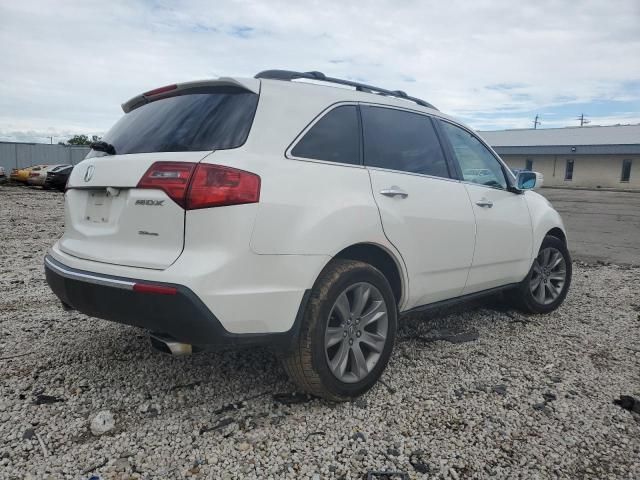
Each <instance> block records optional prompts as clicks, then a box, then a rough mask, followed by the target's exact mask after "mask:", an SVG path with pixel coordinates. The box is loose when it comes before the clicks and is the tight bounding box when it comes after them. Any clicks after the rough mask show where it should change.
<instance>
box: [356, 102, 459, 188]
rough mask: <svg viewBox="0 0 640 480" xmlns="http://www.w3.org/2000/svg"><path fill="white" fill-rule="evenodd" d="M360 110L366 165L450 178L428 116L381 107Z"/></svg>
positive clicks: (366, 107) (368, 107) (367, 107)
mask: <svg viewBox="0 0 640 480" xmlns="http://www.w3.org/2000/svg"><path fill="white" fill-rule="evenodd" d="M361 111H362V126H363V132H364V162H365V165H369V166H371V167H379V168H388V169H391V170H400V171H402V172H411V173H420V174H422V175H431V176H434V177H443V178H450V174H449V169H448V168H447V162H446V160H445V157H444V154H443V152H442V147H441V146H440V142H439V140H438V137H437V135H436V132H435V129H434V128H433V124H432V123H431V119H430V118H429V117H427V116H426V115H420V114H417V113H411V112H406V111H403V110H395V109H391V108H384V107H372V106H362V107H361Z"/></svg>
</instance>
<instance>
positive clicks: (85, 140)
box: [59, 135, 102, 145]
mask: <svg viewBox="0 0 640 480" xmlns="http://www.w3.org/2000/svg"><path fill="white" fill-rule="evenodd" d="M101 138H102V137H99V136H98V135H91V138H89V137H88V136H87V135H74V136H73V137H71V138H70V139H69V140H67V141H66V142H59V143H60V145H91V143H93V142H97V141H98V140H100V139H101Z"/></svg>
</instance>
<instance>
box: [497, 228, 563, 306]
mask: <svg viewBox="0 0 640 480" xmlns="http://www.w3.org/2000/svg"><path fill="white" fill-rule="evenodd" d="M571 275H572V268H571V255H570V254H569V250H568V249H567V245H566V244H565V243H564V242H563V241H562V240H560V239H559V238H556V237H552V236H551V235H547V236H546V237H544V240H543V241H542V245H541V246H540V251H539V252H538V255H537V257H536V258H535V259H534V261H533V265H532V266H531V270H529V273H528V275H527V276H526V277H525V279H524V280H523V281H522V282H521V283H520V285H518V287H516V288H515V289H514V290H512V291H511V292H508V294H507V295H508V297H509V299H510V300H511V302H512V303H513V304H514V306H515V307H517V308H519V309H520V310H522V311H524V312H527V313H549V312H552V311H554V310H555V309H556V308H558V307H559V306H560V305H562V302H564V299H565V298H566V296H567V292H568V291H569V286H570V285H571Z"/></svg>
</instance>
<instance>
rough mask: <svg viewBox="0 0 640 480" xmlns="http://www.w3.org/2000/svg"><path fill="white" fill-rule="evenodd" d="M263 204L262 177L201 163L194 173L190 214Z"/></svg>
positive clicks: (190, 193)
mask: <svg viewBox="0 0 640 480" xmlns="http://www.w3.org/2000/svg"><path fill="white" fill-rule="evenodd" d="M259 200H260V177H259V176H258V175H256V174H255V173H250V172H245V171H244V170H238V169H236V168H231V167H224V166H221V165H211V164H207V163H199V164H198V166H197V167H196V169H195V172H194V173H193V177H192V179H191V183H190V185H189V191H188V192H187V203H186V207H187V209H188V210H194V209H197V208H208V207H221V206H225V205H240V204H244V203H256V202H258V201H259Z"/></svg>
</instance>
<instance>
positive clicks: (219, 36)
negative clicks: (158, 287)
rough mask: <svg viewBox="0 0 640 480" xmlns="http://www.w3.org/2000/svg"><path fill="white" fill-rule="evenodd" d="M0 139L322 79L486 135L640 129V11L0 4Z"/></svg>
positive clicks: (37, 136) (629, 1)
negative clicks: (158, 100) (237, 80)
mask: <svg viewBox="0 0 640 480" xmlns="http://www.w3.org/2000/svg"><path fill="white" fill-rule="evenodd" d="M0 45H2V46H3V48H2V53H1V54H0V140H20V141H48V140H47V139H46V137H48V136H54V137H56V138H54V141H59V140H63V139H64V137H65V136H69V135H71V134H74V133H87V134H103V133H104V132H105V131H106V130H108V129H109V127H110V126H111V125H112V124H113V123H114V122H115V121H116V120H117V119H118V117H119V116H120V115H122V111H121V110H120V104H121V103H122V102H123V101H125V100H127V99H128V98H130V97H132V96H134V95H136V94H138V93H141V92H143V91H146V90H149V89H152V88H155V87H158V86H162V85H165V84H169V83H174V82H180V81H187V80H195V79H201V78H211V77H217V76H253V75H254V74H255V73H257V72H258V71H260V70H265V69H269V68H283V69H291V70H305V71H306V70H320V71H323V72H324V73H326V74H330V75H332V76H338V77H345V78H350V79H355V80H360V81H365V82H368V83H372V84H377V85H380V86H383V87H386V88H389V89H402V90H405V91H407V92H408V93H409V94H410V95H414V96H417V97H421V98H424V99H426V100H428V101H429V102H432V103H433V104H435V105H436V106H438V107H439V108H440V109H441V110H443V111H445V112H447V113H450V114H453V115H455V116H457V117H459V118H461V119H462V120H464V121H466V122H467V123H469V124H470V125H471V126H472V127H474V128H477V129H497V128H521V127H528V126H530V125H531V122H532V120H533V117H534V116H535V115H536V113H538V114H540V117H541V120H542V127H554V126H565V125H576V124H577V121H576V120H575V117H577V116H578V115H580V113H583V112H584V113H585V114H586V115H587V116H588V118H590V119H591V121H592V124H604V125H606V124H614V123H638V122H640V1H638V0H608V1H607V0H601V1H560V0H559V1H550V0H538V1H536V2H526V3H525V2H516V1H502V0H493V1H490V0H475V1H456V0H447V1H442V0H440V1H422V2H418V1H415V2H411V1H401V0H396V1H388V2H387V1H372V2H346V1H335V2H334V1H332V0H325V1H318V2H306V1H290V2H288V1H279V0H275V1H262V2H257V1H251V0H248V1H242V2H238V1H227V0H215V1H211V0H208V1H206V0H203V1H200V0H193V1H184V2H168V1H161V0H148V1H139V2H135V1H117V0H116V1H113V0H111V1H108V2H107V1H104V0H102V1H99V2H97V1H96V2H93V1H77V2H74V1H59V2H53V1H34V0H16V1H13V0H12V1H8V0H5V1H3V2H2V3H0Z"/></svg>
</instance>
